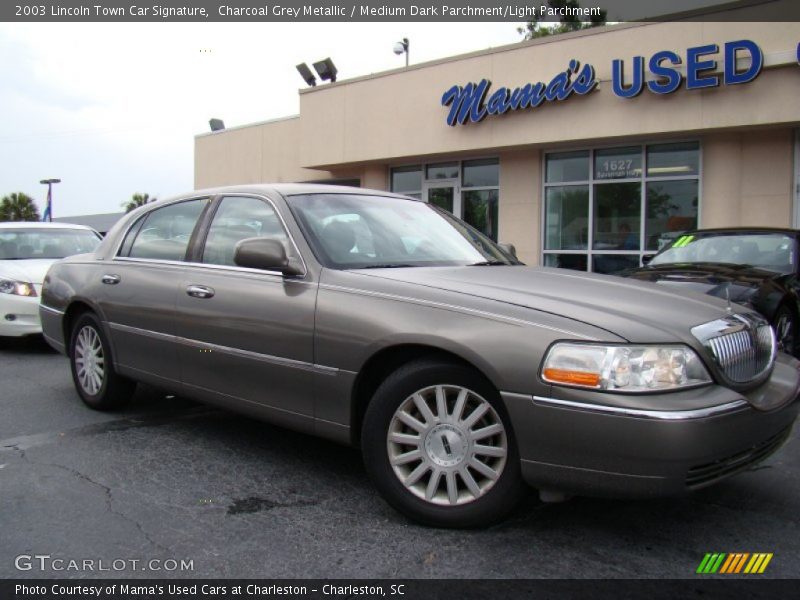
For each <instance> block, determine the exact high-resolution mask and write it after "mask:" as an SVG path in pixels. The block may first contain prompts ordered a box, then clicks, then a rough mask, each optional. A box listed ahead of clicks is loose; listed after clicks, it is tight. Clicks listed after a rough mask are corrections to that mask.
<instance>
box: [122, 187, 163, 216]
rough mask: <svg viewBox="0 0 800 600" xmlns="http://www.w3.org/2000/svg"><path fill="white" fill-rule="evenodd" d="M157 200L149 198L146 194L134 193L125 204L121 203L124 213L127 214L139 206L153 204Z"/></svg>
mask: <svg viewBox="0 0 800 600" xmlns="http://www.w3.org/2000/svg"><path fill="white" fill-rule="evenodd" d="M156 200H157V198H151V197H150V196H148V195H147V194H140V193H138V192H137V193H135V194H134V195H133V196H131V199H130V200H128V201H127V202H123V203H122V206H123V207H124V208H125V212H126V213H129V212H131V211H132V210H135V209H137V208H139V207H140V206H144V205H145V204H149V203H150V202H155V201H156Z"/></svg>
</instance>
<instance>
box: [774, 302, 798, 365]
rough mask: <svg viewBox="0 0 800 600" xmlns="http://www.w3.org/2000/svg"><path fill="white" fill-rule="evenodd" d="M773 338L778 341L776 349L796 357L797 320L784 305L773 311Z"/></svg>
mask: <svg viewBox="0 0 800 600" xmlns="http://www.w3.org/2000/svg"><path fill="white" fill-rule="evenodd" d="M773 321H774V323H775V337H776V338H777V340H778V349H780V350H783V351H784V352H786V353H788V354H791V355H792V356H796V355H797V319H796V318H795V316H794V313H793V312H792V309H791V308H789V307H788V306H786V305H785V304H784V305H782V306H779V307H778V310H777V311H775V318H774V319H773Z"/></svg>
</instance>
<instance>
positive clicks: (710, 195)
mask: <svg viewBox="0 0 800 600" xmlns="http://www.w3.org/2000/svg"><path fill="white" fill-rule="evenodd" d="M793 140H794V138H793V132H792V130H791V129H788V128H787V129H779V130H764V131H747V132H727V133H719V134H715V135H709V136H706V137H705V138H704V139H703V194H702V208H701V211H702V212H701V224H702V226H703V227H730V226H736V225H753V226H757V225H764V226H771V227H790V226H791V219H792V186H793V180H794V171H793V164H792V158H793V149H792V145H793V143H794V141H793Z"/></svg>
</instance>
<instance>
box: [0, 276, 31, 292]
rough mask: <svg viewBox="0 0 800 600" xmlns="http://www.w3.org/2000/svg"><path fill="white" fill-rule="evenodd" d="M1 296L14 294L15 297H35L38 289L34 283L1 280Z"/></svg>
mask: <svg viewBox="0 0 800 600" xmlns="http://www.w3.org/2000/svg"><path fill="white" fill-rule="evenodd" d="M0 294H14V295H15V296H35V295H36V288H34V287H33V284H32V283H27V282H25V281H12V280H10V279H0Z"/></svg>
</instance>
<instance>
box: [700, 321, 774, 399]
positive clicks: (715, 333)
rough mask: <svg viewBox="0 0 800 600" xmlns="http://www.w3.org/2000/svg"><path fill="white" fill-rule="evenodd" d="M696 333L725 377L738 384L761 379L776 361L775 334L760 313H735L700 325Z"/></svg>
mask: <svg viewBox="0 0 800 600" xmlns="http://www.w3.org/2000/svg"><path fill="white" fill-rule="evenodd" d="M692 335H694V336H695V337H696V338H697V339H698V340H700V341H701V342H702V343H703V345H705V346H706V348H708V349H709V350H710V352H711V355H712V356H713V358H714V361H715V362H716V364H717V367H719V369H720V371H722V374H723V376H724V377H725V378H726V379H727V380H728V381H729V382H731V383H734V384H746V383H751V382H755V381H757V380H760V379H761V378H762V377H763V376H764V375H766V374H767V373H768V372H769V370H770V369H771V368H772V363H773V362H774V361H775V351H776V344H775V334H774V332H773V331H772V327H770V325H769V323H767V321H766V319H764V318H763V317H762V316H761V315H758V314H756V313H741V314H733V315H730V316H728V317H725V318H723V319H718V320H716V321H711V322H710V323H705V324H703V325H698V326H697V327H694V328H693V329H692Z"/></svg>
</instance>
